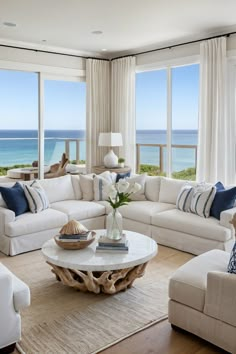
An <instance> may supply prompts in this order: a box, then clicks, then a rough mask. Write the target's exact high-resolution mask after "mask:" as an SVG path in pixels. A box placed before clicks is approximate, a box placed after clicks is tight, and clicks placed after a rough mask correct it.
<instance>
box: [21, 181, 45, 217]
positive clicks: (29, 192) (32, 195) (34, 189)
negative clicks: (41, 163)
mask: <svg viewBox="0 0 236 354" xmlns="http://www.w3.org/2000/svg"><path fill="white" fill-rule="evenodd" d="M24 192H25V196H26V199H27V200H28V204H29V209H30V211H31V212H32V213H34V214H35V213H39V212H40V211H43V210H45V209H47V208H49V201H48V197H47V195H46V193H45V191H44V189H43V188H42V187H41V186H40V184H39V183H38V182H37V181H34V182H33V183H32V184H31V185H30V186H29V185H24Z"/></svg>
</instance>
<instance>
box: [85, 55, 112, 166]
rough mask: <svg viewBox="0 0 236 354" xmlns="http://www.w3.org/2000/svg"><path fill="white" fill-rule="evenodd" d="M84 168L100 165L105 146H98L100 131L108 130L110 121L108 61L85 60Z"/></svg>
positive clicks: (105, 150)
mask: <svg viewBox="0 0 236 354" xmlns="http://www.w3.org/2000/svg"><path fill="white" fill-rule="evenodd" d="M86 109H87V113H86V114H87V118H86V168H87V172H91V168H92V166H96V165H102V164H103V158H104V155H105V154H106V153H107V148H105V147H99V148H98V137H99V133H100V132H109V131H110V129H111V122H110V62H109V61H104V60H97V59H87V60H86Z"/></svg>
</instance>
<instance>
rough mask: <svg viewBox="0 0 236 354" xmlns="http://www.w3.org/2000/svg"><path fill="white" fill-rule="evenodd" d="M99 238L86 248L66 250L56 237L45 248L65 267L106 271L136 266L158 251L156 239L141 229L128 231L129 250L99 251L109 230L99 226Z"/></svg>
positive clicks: (45, 252) (51, 259) (48, 257)
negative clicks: (100, 241) (101, 240)
mask: <svg viewBox="0 0 236 354" xmlns="http://www.w3.org/2000/svg"><path fill="white" fill-rule="evenodd" d="M95 232H96V240H95V241H94V242H93V243H92V244H91V245H89V246H88V247H87V248H84V249H82V250H64V249H62V248H60V247H59V246H57V244H56V243H55V241H54V239H51V240H49V241H47V242H46V243H45V244H44V245H43V247H42V252H43V255H44V257H45V259H46V260H47V261H48V262H50V263H52V264H55V265H58V266H60V267H63V268H70V269H78V270H83V271H105V270H116V269H123V268H129V267H134V266H136V265H139V264H143V263H146V262H147V261H149V260H150V259H151V258H153V257H154V256H155V255H156V254H157V251H158V246H157V244H156V242H155V241H154V240H153V239H151V238H150V237H148V236H144V235H141V234H139V233H137V232H132V231H124V233H125V234H126V237H127V239H128V241H129V252H128V253H122V254H118V253H111V252H105V251H104V252H97V253H96V246H97V239H98V238H99V237H100V235H104V234H105V232H106V231H105V230H95Z"/></svg>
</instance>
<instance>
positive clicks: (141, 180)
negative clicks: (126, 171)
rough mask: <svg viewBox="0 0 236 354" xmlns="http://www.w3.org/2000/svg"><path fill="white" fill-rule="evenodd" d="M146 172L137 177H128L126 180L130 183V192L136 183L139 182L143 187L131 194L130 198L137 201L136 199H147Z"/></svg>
mask: <svg viewBox="0 0 236 354" xmlns="http://www.w3.org/2000/svg"><path fill="white" fill-rule="evenodd" d="M146 177H147V175H146V174H142V175H138V176H135V177H127V178H126V181H127V182H129V183H130V187H129V189H128V191H127V192H128V193H129V190H131V188H132V186H133V185H134V183H138V184H140V185H141V189H140V190H139V191H138V192H137V193H134V194H131V196H130V199H131V200H133V201H135V200H146V197H145V181H146Z"/></svg>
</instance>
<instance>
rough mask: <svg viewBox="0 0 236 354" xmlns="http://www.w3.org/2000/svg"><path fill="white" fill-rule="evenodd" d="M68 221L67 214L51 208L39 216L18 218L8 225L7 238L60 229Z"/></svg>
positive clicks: (26, 214) (29, 214)
mask: <svg viewBox="0 0 236 354" xmlns="http://www.w3.org/2000/svg"><path fill="white" fill-rule="evenodd" d="M67 221H68V217H67V215H66V214H64V213H62V212H60V211H57V210H53V209H51V208H50V209H46V210H43V211H42V212H41V213H37V214H32V213H30V212H29V213H25V214H22V215H19V216H17V217H16V219H15V221H11V222H9V223H8V224H6V225H5V233H6V235H7V236H11V237H14V236H21V235H27V234H32V233H35V232H36V233H37V232H39V231H44V230H48V229H54V228H57V227H58V228H59V227H61V226H62V225H64V224H65V223H67ZM36 237H37V236H36Z"/></svg>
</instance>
